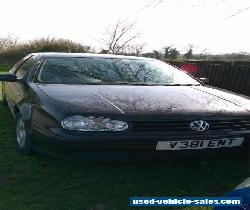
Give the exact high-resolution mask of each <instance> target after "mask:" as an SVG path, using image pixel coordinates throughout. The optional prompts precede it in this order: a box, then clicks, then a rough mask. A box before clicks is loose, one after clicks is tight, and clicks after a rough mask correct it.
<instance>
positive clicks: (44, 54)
mask: <svg viewBox="0 0 250 210" xmlns="http://www.w3.org/2000/svg"><path fill="white" fill-rule="evenodd" d="M31 55H34V56H39V57H42V58H46V57H47V58H48V57H62V58H64V57H65V58H67V57H70V58H74V57H92V58H123V59H135V60H155V59H153V58H145V57H136V56H125V55H113V54H97V53H60V52H41V53H31Z"/></svg>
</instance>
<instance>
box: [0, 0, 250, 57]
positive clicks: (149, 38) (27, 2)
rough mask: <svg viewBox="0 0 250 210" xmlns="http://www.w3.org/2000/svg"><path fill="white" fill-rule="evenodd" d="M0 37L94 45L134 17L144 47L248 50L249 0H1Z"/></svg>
mask: <svg viewBox="0 0 250 210" xmlns="http://www.w3.org/2000/svg"><path fill="white" fill-rule="evenodd" d="M0 8H1V12H0V38H1V37H6V36H8V35H11V36H14V37H18V39H19V41H27V40H32V39H37V38H42V37H55V38H66V39H71V40H74V41H77V42H80V43H82V44H86V45H91V46H93V47H95V48H96V49H99V48H101V47H102V46H103V44H102V42H101V41H100V40H102V38H103V37H104V36H106V31H107V29H108V28H112V26H114V24H116V23H117V22H118V21H125V22H127V23H131V22H134V21H136V25H135V28H134V31H140V32H141V35H140V37H138V38H137V39H136V40H134V43H136V44H143V45H145V50H144V51H152V50H161V49H162V48H163V47H164V46H170V45H172V46H174V47H176V48H177V49H179V50H181V51H185V50H186V49H187V47H188V45H193V46H194V50H195V52H197V53H199V52H201V51H206V52H207V53H215V54H220V53H233V52H235V53H237V52H248V53H250V1H249V0H43V1H34V0H22V1H20V0H8V1H6V0H2V1H1V2H0Z"/></svg>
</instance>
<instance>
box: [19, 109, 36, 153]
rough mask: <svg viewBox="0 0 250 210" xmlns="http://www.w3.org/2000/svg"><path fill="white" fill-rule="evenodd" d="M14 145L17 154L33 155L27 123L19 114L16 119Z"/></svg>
mask: <svg viewBox="0 0 250 210" xmlns="http://www.w3.org/2000/svg"><path fill="white" fill-rule="evenodd" d="M15 144H16V148H17V150H18V151H19V152H21V153H22V154H25V155H31V154H33V149H32V141H31V135H30V131H29V128H28V126H27V123H26V122H25V121H24V120H23V118H22V116H21V115H20V114H18V115H17V117H16V133H15Z"/></svg>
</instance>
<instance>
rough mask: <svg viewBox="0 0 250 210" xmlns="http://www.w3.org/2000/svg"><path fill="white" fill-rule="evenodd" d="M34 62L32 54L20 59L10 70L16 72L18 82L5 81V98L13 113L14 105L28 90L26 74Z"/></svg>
mask: <svg viewBox="0 0 250 210" xmlns="http://www.w3.org/2000/svg"><path fill="white" fill-rule="evenodd" d="M34 63H35V59H34V57H33V56H29V57H28V58H27V57H26V58H24V59H23V60H22V61H21V64H20V65H19V66H18V67H16V68H14V69H13V70H12V71H14V72H13V73H14V74H16V76H17V78H18V79H19V81H18V82H6V84H5V87H4V88H5V93H6V99H7V101H8V105H9V108H10V110H11V112H12V114H13V115H14V113H15V112H14V107H15V105H17V104H18V103H19V102H20V101H22V100H23V99H24V98H25V97H26V95H27V92H28V86H27V76H28V73H29V71H30V70H31V68H32V66H33V65H34Z"/></svg>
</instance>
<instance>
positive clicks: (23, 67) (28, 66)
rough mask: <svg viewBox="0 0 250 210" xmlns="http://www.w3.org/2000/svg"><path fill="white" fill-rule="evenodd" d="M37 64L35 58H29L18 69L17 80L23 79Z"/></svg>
mask: <svg viewBox="0 0 250 210" xmlns="http://www.w3.org/2000/svg"><path fill="white" fill-rule="evenodd" d="M34 62H35V59H34V58H33V57H30V58H28V59H27V60H26V61H24V62H23V64H22V65H21V66H20V67H19V68H18V69H17V72H16V76H17V78H23V77H24V76H25V75H26V74H27V73H28V72H29V71H30V69H31V67H32V66H33V64H34Z"/></svg>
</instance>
